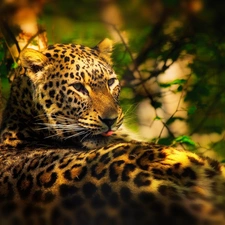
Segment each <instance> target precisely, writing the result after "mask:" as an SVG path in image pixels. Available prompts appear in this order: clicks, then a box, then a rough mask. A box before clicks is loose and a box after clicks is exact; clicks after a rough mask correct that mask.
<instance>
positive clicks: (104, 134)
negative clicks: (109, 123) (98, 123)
mask: <svg viewBox="0 0 225 225" xmlns="http://www.w3.org/2000/svg"><path fill="white" fill-rule="evenodd" d="M113 133H114V131H112V130H108V131H107V132H104V133H101V135H102V136H105V137H109V136H111V135H113Z"/></svg>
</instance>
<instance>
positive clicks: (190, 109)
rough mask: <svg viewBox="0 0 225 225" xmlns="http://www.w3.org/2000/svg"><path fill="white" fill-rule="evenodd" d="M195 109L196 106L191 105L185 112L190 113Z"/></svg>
mask: <svg viewBox="0 0 225 225" xmlns="http://www.w3.org/2000/svg"><path fill="white" fill-rule="evenodd" d="M196 110H197V107H196V106H194V105H193V106H191V107H189V108H188V110H187V113H188V115H192V114H194V113H195V111H196Z"/></svg>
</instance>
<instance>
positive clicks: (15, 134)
mask: <svg viewBox="0 0 225 225" xmlns="http://www.w3.org/2000/svg"><path fill="white" fill-rule="evenodd" d="M107 43H108V41H106V42H102V43H100V44H99V45H98V46H97V47H95V48H94V49H90V48H87V47H84V46H80V45H75V46H74V45H54V46H51V47H49V48H48V50H44V51H43V52H37V51H34V50H27V51H25V52H24V53H23V54H22V55H21V64H22V66H23V69H22V70H21V71H20V73H18V74H16V76H15V79H14V81H13V84H12V88H11V94H10V98H9V101H8V105H7V107H6V110H5V112H4V116H3V124H2V127H1V141H2V143H1V144H0V225H30V224H32V225H164V224H166V225H190V224H191V225H215V224H216V225H224V224H225V168H224V166H223V165H221V164H220V163H219V162H217V161H214V160H211V159H209V158H205V157H201V156H198V155H196V154H194V153H191V152H188V151H183V150H178V149H176V148H172V147H165V146H160V145H154V144H150V143H145V142H137V141H128V140H127V139H126V137H125V136H126V135H123V134H121V135H120V134H119V133H117V129H118V127H119V126H120V125H121V123H122V120H123V114H122V110H121V108H120V106H119V105H118V95H119V84H118V80H117V78H116V75H115V73H114V71H113V69H112V68H111V66H110V65H109V64H110V62H111V61H110V58H109V51H110V49H111V48H110V47H109V45H108V44H107ZM113 132H115V135H112V133H113ZM46 138H47V139H46ZM46 140H48V141H46ZM68 140H69V141H68ZM110 143H112V144H110ZM41 145H42V147H40V146H41ZM43 146H44V147H43ZM56 146H58V147H56ZM9 147H10V148H9Z"/></svg>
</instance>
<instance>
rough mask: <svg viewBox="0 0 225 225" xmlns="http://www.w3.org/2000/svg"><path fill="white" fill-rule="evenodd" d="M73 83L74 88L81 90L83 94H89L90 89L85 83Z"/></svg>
mask: <svg viewBox="0 0 225 225" xmlns="http://www.w3.org/2000/svg"><path fill="white" fill-rule="evenodd" d="M71 85H72V86H73V87H74V89H76V90H77V91H79V92H81V93H82V94H84V95H88V90H87V89H86V88H85V87H84V85H83V84H81V83H73V84H71Z"/></svg>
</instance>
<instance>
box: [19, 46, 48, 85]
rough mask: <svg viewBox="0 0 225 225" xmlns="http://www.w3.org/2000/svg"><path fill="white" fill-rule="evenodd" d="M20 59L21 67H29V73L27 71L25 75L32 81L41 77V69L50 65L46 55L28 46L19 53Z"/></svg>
mask: <svg viewBox="0 0 225 225" xmlns="http://www.w3.org/2000/svg"><path fill="white" fill-rule="evenodd" d="M20 61H21V66H22V67H24V68H27V69H29V71H30V72H31V73H29V72H28V73H27V75H28V76H29V77H30V78H31V80H33V81H34V82H37V81H38V80H41V79H42V78H43V72H42V71H44V70H45V71H46V67H48V65H50V62H49V59H48V57H47V56H45V55H44V54H42V53H41V52H39V51H37V50H34V49H29V48H26V49H24V50H23V51H22V52H21V53H20Z"/></svg>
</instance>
